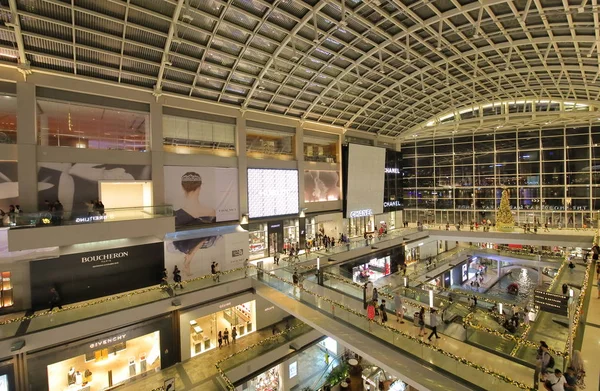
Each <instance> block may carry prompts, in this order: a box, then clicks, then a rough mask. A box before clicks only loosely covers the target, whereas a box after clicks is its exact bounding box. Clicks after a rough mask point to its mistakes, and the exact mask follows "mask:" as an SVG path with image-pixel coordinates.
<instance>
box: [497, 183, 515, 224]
mask: <svg viewBox="0 0 600 391" xmlns="http://www.w3.org/2000/svg"><path fill="white" fill-rule="evenodd" d="M496 224H497V225H498V227H500V228H509V227H510V228H513V227H514V226H515V219H514V217H513V215H512V212H511V211H510V204H509V202H508V189H504V190H502V198H500V207H499V208H498V210H497V211H496Z"/></svg>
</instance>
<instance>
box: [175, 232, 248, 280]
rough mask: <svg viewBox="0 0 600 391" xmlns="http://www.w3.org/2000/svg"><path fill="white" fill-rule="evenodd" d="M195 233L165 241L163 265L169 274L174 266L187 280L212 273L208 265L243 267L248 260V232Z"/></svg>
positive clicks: (231, 267)
mask: <svg viewBox="0 0 600 391" xmlns="http://www.w3.org/2000/svg"><path fill="white" fill-rule="evenodd" d="M206 231H212V232H207V233H198V234H197V236H195V237H189V236H188V237H184V238H174V239H170V240H166V241H165V267H166V268H167V271H168V272H169V275H170V274H171V273H172V271H173V269H174V268H175V265H177V267H178V268H179V270H181V277H182V278H183V279H184V280H190V279H193V278H196V277H200V276H205V275H207V274H211V267H210V266H211V264H212V263H213V262H216V263H218V264H219V271H221V272H224V271H226V270H230V269H236V268H238V267H242V266H243V265H244V262H245V261H246V259H248V232H247V231H236V229H235V228H233V229H230V230H229V232H218V231H217V230H206Z"/></svg>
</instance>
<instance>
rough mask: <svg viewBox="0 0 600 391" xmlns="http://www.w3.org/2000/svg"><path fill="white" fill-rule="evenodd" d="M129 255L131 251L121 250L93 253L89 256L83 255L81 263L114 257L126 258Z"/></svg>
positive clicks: (109, 259)
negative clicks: (99, 253)
mask: <svg viewBox="0 0 600 391" xmlns="http://www.w3.org/2000/svg"><path fill="white" fill-rule="evenodd" d="M128 256H129V251H121V252H118V253H112V254H101V255H92V256H89V257H81V263H87V262H105V261H112V260H113V259H119V258H125V257H128Z"/></svg>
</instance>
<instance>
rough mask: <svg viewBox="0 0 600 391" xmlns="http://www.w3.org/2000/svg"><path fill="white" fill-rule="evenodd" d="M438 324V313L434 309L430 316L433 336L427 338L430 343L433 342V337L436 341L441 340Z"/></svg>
mask: <svg viewBox="0 0 600 391" xmlns="http://www.w3.org/2000/svg"><path fill="white" fill-rule="evenodd" d="M437 324H438V319H437V311H436V310H435V309H433V308H432V309H431V313H430V314H429V325H430V326H431V334H429V337H428V338H427V340H428V341H431V337H433V336H434V335H435V338H436V339H440V336H439V335H438V333H437Z"/></svg>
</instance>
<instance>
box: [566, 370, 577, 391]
mask: <svg viewBox="0 0 600 391" xmlns="http://www.w3.org/2000/svg"><path fill="white" fill-rule="evenodd" d="M564 376H565V380H566V381H567V384H565V390H566V391H575V390H577V373H575V369H574V368H573V367H568V368H567V371H566V372H565V374H564Z"/></svg>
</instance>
